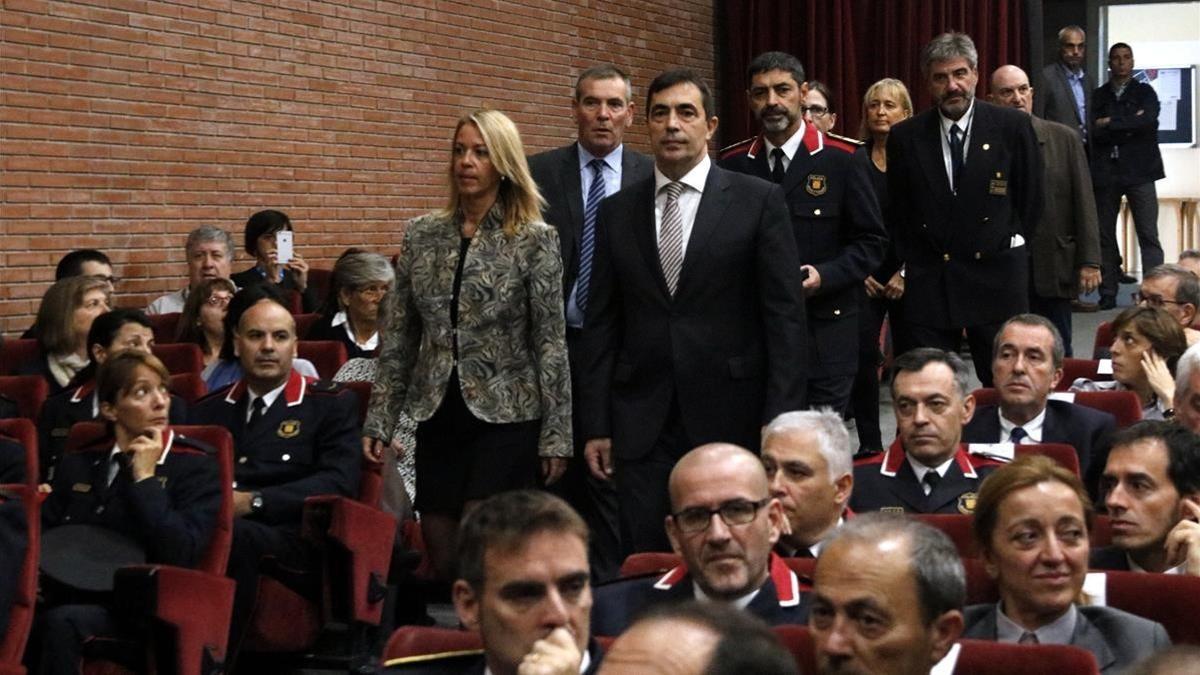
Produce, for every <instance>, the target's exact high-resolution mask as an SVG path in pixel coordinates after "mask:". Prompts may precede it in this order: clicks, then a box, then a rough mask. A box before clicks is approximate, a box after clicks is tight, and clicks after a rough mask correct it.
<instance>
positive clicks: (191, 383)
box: [167, 373, 208, 405]
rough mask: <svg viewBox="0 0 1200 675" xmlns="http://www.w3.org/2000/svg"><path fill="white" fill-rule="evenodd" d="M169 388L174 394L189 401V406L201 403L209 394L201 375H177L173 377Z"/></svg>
mask: <svg viewBox="0 0 1200 675" xmlns="http://www.w3.org/2000/svg"><path fill="white" fill-rule="evenodd" d="M167 388H168V389H170V390H171V393H172V394H175V395H176V396H178V397H180V398H182V399H183V400H185V401H187V402H188V404H189V405H191V404H192V403H195V402H196V401H199V400H200V398H201V397H202V396H204V395H205V394H207V393H208V387H206V386H205V385H204V378H203V377H200V373H176V374H174V375H172V376H171V382H170V384H168V385H167Z"/></svg>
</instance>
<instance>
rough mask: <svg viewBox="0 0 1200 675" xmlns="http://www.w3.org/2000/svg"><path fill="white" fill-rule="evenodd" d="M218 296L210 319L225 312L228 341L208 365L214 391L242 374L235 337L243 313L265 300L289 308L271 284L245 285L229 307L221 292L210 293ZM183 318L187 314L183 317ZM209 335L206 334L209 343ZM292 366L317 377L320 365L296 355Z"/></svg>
mask: <svg viewBox="0 0 1200 675" xmlns="http://www.w3.org/2000/svg"><path fill="white" fill-rule="evenodd" d="M213 297H216V298H218V300H216V301H215V302H210V307H208V308H207V311H208V312H209V316H208V320H209V321H211V320H213V319H214V318H215V315H216V314H217V313H218V312H224V315H225V318H224V321H223V326H224V328H223V330H224V331H225V342H224V343H223V344H222V345H221V354H220V358H219V359H217V360H216V361H213V362H212V363H210V364H209V365H206V366H205V367H204V371H203V373H204V384H205V386H207V387H208V390H209V391H210V392H212V391H216V390H218V389H221V388H223V387H227V386H229V385H231V384H233V383H235V382H237V381H238V380H239V379H240V378H241V377H242V372H243V370H242V360H241V359H240V358H239V354H238V353H237V347H236V344H235V342H236V341H235V340H234V336H235V334H236V333H237V326H238V322H239V321H241V319H242V314H243V313H244V312H245V311H246V310H247V309H249V308H250V307H252V306H254V305H255V304H257V303H259V302H262V301H263V300H270V301H271V302H274V303H276V304H278V305H279V306H280V307H283V308H284V309H285V310H287V303H286V301H285V300H284V298H283V295H281V294H280V292H279V290H278V289H277V288H276V287H275V286H272V285H270V284H258V285H257V286H250V287H246V288H242V289H241V290H240V291H238V292H237V293H234V294H233V297H232V298H230V299H229V301H228V302H227V303H225V307H224V308H222V307H221V306H220V305H221V303H222V302H223V300H221V299H220V298H221V296H220V294H218V293H212V294H210V295H209V300H210V301H212V298H213ZM180 318H181V319H182V318H183V317H180ZM292 330H293V331H295V320H293V329H292ZM207 341H208V338H207V337H205V342H207ZM292 368H294V369H295V370H296V371H297V372H299V373H300V374H301V375H303V376H305V377H311V378H317V377H319V375H318V374H317V368H316V366H314V365H313V364H312V362H311V361H309V360H307V359H301V358H295V356H294V355H293V358H292Z"/></svg>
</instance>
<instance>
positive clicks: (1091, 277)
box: [1079, 267, 1100, 293]
mask: <svg viewBox="0 0 1200 675" xmlns="http://www.w3.org/2000/svg"><path fill="white" fill-rule="evenodd" d="M1099 287H1100V268H1098V267H1080V268H1079V292H1080V293H1091V292H1092V291H1094V290H1096V289H1097V288H1099Z"/></svg>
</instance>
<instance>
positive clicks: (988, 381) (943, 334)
mask: <svg viewBox="0 0 1200 675" xmlns="http://www.w3.org/2000/svg"><path fill="white" fill-rule="evenodd" d="M1002 324H1003V322H999V323H986V324H982V325H979V326H967V328H966V331H967V346H968V347H970V348H971V361H972V362H974V364H975V375H976V376H977V377H978V378H979V381H980V382H981V383H982V384H983V386H985V387H990V386H992V341H993V340H995V339H996V333H998V332H1000V326H1001V325H1002ZM909 331H910V332H911V334H912V338H913V341H914V342H915V343H916V346H918V347H936V348H938V349H942V350H945V351H948V352H957V351H958V348H959V346H960V345H961V344H962V334H963V329H962V328H934V327H933V326H922V325H919V324H909Z"/></svg>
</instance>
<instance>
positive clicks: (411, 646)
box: [383, 626, 483, 662]
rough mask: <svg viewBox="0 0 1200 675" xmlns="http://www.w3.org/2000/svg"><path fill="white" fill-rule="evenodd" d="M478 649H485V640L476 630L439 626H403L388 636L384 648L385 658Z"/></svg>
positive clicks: (402, 657)
mask: <svg viewBox="0 0 1200 675" xmlns="http://www.w3.org/2000/svg"><path fill="white" fill-rule="evenodd" d="M476 649H483V640H482V639H481V638H480V637H479V633H476V632H474V631H465V630H454V629H453V628H438V627H437V626H403V627H401V628H399V629H397V630H396V632H394V633H392V635H391V637H389V638H388V641H387V645H386V646H385V647H384V648H383V660H384V661H385V662H386V661H391V660H392V659H406V658H409V657H412V656H425V655H429V654H444V653H446V652H465V651H470V650H476Z"/></svg>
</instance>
